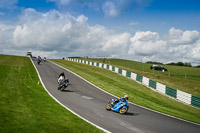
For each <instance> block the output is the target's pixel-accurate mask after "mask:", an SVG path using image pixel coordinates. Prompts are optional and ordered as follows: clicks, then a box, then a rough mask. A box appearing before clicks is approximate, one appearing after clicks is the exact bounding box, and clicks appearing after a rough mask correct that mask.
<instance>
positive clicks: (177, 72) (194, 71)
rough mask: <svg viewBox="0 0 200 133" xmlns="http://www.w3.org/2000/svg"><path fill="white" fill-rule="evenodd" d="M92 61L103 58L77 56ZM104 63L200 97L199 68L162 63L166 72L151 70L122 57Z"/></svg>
mask: <svg viewBox="0 0 200 133" xmlns="http://www.w3.org/2000/svg"><path fill="white" fill-rule="evenodd" d="M79 59H82V60H89V61H94V62H101V63H102V60H103V59H95V58H94V59H93V58H89V59H86V58H79ZM104 61H105V63H106V64H110V65H113V66H115V67H119V68H122V69H124V70H127V71H130V72H134V73H136V74H139V75H142V76H145V77H148V78H150V79H152V80H154V81H156V82H159V83H162V84H165V85H167V86H170V87H172V88H174V89H178V90H181V91H184V92H187V93H190V94H193V95H195V96H199V97H200V68H194V67H183V66H172V65H162V66H164V67H166V68H167V69H168V71H167V72H162V71H156V70H154V71H153V70H151V69H150V66H151V65H152V64H149V63H141V62H136V61H130V60H124V59H112V58H110V59H105V60H104Z"/></svg>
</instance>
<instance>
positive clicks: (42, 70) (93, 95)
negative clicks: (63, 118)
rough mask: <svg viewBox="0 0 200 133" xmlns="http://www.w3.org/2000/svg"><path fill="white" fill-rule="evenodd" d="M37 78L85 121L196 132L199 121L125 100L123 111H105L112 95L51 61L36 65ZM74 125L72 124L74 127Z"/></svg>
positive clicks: (144, 130) (122, 129)
mask: <svg viewBox="0 0 200 133" xmlns="http://www.w3.org/2000/svg"><path fill="white" fill-rule="evenodd" d="M33 62H34V64H35V66H36V68H37V70H38V71H39V74H40V76H41V79H42V81H43V83H44V85H45V87H46V89H47V90H48V91H49V93H50V94H51V95H52V96H54V97H55V98H56V99H57V100H58V101H59V102H60V103H62V104H63V105H65V106H66V107H68V108H69V109H71V110H72V111H73V112H75V113H77V114H79V115H80V116H82V117H83V118H85V119H87V120H88V121H90V122H92V123H94V124H96V125H98V126H99V127H102V128H104V129H106V130H108V131H110V132H113V133H200V125H197V124H192V123H189V122H186V121H182V120H179V119H176V118H172V117H168V116H166V115H162V114H159V113H156V112H153V111H150V110H146V109H144V108H141V107H138V106H136V105H133V104H129V106H130V107H129V110H128V113H127V114H126V115H120V114H119V113H115V112H113V111H107V110H106V109H105V106H106V105H107V103H108V101H109V100H111V99H112V98H114V97H113V96H111V95H109V94H107V93H105V92H103V91H101V90H100V89H97V88H96V87H94V86H93V85H91V84H89V83H88V82H86V81H84V80H83V79H81V78H79V77H78V76H76V75H74V74H73V73H71V72H69V71H67V70H65V69H63V68H61V67H59V66H57V65H55V64H53V63H51V62H48V61H47V62H42V63H41V64H40V65H37V62H36V59H33ZM61 72H64V73H65V75H66V77H67V78H69V82H70V84H69V86H68V87H67V88H66V90H64V91H60V90H58V89H57V87H58V83H57V77H58V75H59V74H60V73H61ZM74 128H76V127H74Z"/></svg>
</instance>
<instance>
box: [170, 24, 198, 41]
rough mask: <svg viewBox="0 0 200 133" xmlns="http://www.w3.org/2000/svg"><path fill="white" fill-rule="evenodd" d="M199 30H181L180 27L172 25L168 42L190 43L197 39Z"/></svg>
mask: <svg viewBox="0 0 200 133" xmlns="http://www.w3.org/2000/svg"><path fill="white" fill-rule="evenodd" d="M199 36H200V35H199V32H198V31H196V30H193V31H188V30H187V31H184V32H183V31H182V30H180V29H175V28H174V27H172V28H171V29H170V30H169V35H168V37H169V42H170V43H173V44H177V45H180V44H192V43H194V42H195V41H197V40H199Z"/></svg>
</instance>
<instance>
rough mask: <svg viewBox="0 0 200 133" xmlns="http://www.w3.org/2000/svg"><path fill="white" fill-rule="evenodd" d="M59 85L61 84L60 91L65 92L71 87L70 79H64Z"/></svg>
mask: <svg viewBox="0 0 200 133" xmlns="http://www.w3.org/2000/svg"><path fill="white" fill-rule="evenodd" d="M58 84H59V86H58V90H61V91H63V90H64V89H65V88H67V86H68V85H69V79H68V78H66V79H63V80H61V81H59V82H58Z"/></svg>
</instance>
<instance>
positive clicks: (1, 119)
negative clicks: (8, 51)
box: [0, 55, 102, 133]
mask: <svg viewBox="0 0 200 133" xmlns="http://www.w3.org/2000/svg"><path fill="white" fill-rule="evenodd" d="M38 80H39V79H38V76H37V73H36V71H35V69H34V67H33V65H32V63H31V61H30V59H29V58H27V57H19V56H8V55H0V133H16V132H17V133H69V132H70V133H83V132H88V133H90V132H97V133H98V132H102V131H101V130H99V129H97V128H96V127H94V126H92V125H90V124H89V123H87V122H85V121H84V120H82V119H80V118H79V117H77V116H75V115H73V114H72V113H71V112H69V111H68V110H66V109H65V108H64V107H62V106H61V105H60V104H58V103H57V102H56V101H55V100H54V99H53V98H51V97H50V96H49V95H48V93H47V92H46V91H45V90H44V88H43V87H42V86H41V85H37V83H38Z"/></svg>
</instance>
